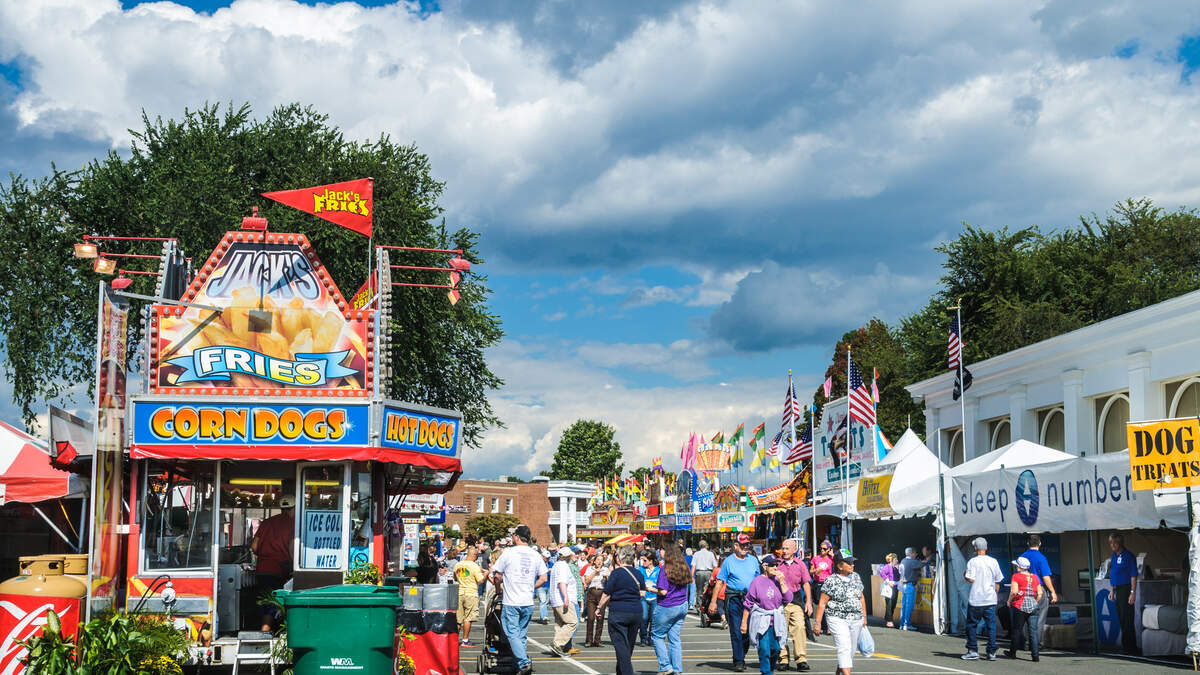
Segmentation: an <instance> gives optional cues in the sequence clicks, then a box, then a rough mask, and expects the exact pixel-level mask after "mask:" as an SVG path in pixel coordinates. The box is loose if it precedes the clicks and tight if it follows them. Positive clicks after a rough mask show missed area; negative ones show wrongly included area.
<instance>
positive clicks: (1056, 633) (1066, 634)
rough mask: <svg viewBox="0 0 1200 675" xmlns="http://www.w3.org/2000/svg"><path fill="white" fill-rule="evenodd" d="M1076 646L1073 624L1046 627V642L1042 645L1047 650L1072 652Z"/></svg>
mask: <svg viewBox="0 0 1200 675" xmlns="http://www.w3.org/2000/svg"><path fill="white" fill-rule="evenodd" d="M1076 645H1077V641H1076V638H1075V624H1073V623H1071V624H1058V625H1052V626H1046V640H1045V642H1044V643H1043V644H1042V646H1043V647H1045V648H1047V649H1065V650H1068V651H1074V650H1075V648H1076Z"/></svg>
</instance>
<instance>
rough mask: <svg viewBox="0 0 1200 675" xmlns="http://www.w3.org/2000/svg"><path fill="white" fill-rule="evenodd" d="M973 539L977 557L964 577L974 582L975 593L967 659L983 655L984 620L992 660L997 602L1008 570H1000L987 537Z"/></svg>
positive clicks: (969, 612)
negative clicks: (980, 643) (981, 629)
mask: <svg viewBox="0 0 1200 675" xmlns="http://www.w3.org/2000/svg"><path fill="white" fill-rule="evenodd" d="M971 543H972V544H973V545H974V547H975V557H974V558H971V559H970V560H969V561H967V571H966V572H965V573H963V578H964V579H966V580H967V581H968V582H970V584H971V593H970V595H968V596H967V653H966V654H963V660H966V661H974V660H976V659H978V658H979V651H978V631H979V624H980V623H983V625H984V627H985V628H987V631H988V649H987V657H988V660H989V661H995V660H996V651H997V647H996V602H997V601H998V599H997V598H998V594H999V593H1000V582H1002V581H1004V574H1003V573H1002V572H1001V571H1000V563H998V562H996V559H995V558H993V557H991V556H989V555H988V554H987V546H988V545H987V539H984V538H983V537H976V538H975V541H973V542H971Z"/></svg>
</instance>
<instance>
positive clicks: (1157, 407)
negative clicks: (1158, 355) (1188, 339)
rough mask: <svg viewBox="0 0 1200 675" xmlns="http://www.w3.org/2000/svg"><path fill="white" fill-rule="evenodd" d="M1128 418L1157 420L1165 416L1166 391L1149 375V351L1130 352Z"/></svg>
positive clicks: (1128, 362)
mask: <svg viewBox="0 0 1200 675" xmlns="http://www.w3.org/2000/svg"><path fill="white" fill-rule="evenodd" d="M1126 363H1127V364H1128V366H1129V419H1131V420H1157V419H1162V418H1164V417H1166V416H1167V404H1166V398H1165V397H1166V392H1165V391H1163V388H1162V387H1160V386H1158V385H1157V384H1156V383H1155V382H1154V380H1153V379H1151V377H1150V352H1148V351H1140V352H1135V353H1133V354H1130V355H1129V357H1128V360H1127V361H1126Z"/></svg>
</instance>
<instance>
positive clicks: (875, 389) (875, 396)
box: [871, 368, 879, 405]
mask: <svg viewBox="0 0 1200 675" xmlns="http://www.w3.org/2000/svg"><path fill="white" fill-rule="evenodd" d="M871 371H872V373H873V375H872V376H871V400H872V401H874V402H875V405H879V369H878V368H872V369H871Z"/></svg>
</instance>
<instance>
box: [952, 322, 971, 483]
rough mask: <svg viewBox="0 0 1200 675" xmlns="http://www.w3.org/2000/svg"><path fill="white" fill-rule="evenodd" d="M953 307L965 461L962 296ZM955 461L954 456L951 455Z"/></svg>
mask: <svg viewBox="0 0 1200 675" xmlns="http://www.w3.org/2000/svg"><path fill="white" fill-rule="evenodd" d="M952 309H954V311H955V315H954V316H955V319H956V320H957V322H958V344H959V345H960V346H959V348H958V410H959V415H960V416H961V417H960V419H961V420H962V439H963V461H964V462H965V461H967V447H968V446H967V381H966V380H965V379H963V370H964V368H963V364H964V363H965V362H966V359H967V343H966V341H964V340H963V323H962V298H959V299H958V304H957V305H955V306H954V307H953V308H952ZM950 454H951V455H953V454H954V448H953V447H951V448H950ZM950 460H951V461H953V460H954V457H953V456H951V457H950Z"/></svg>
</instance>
